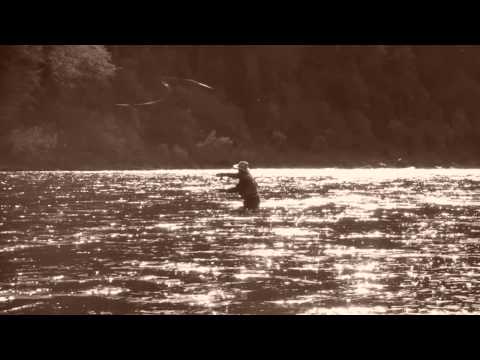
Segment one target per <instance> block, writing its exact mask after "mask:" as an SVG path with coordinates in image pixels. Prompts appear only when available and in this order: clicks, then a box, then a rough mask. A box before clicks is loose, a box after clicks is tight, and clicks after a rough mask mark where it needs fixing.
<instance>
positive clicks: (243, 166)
mask: <svg viewBox="0 0 480 360" xmlns="http://www.w3.org/2000/svg"><path fill="white" fill-rule="evenodd" d="M233 167H234V168H235V169H238V172H237V173H220V174H217V176H218V177H224V176H225V177H230V178H234V179H239V180H240V181H239V182H238V184H237V186H235V187H233V188H230V189H221V190H220V191H221V192H227V193H238V194H240V196H241V197H242V199H243V208H244V209H245V210H258V206H259V205H260V197H259V195H258V190H257V182H256V181H255V179H254V178H253V177H252V175H251V174H250V171H249V170H248V162H246V161H240V162H239V163H238V164H235V165H233Z"/></svg>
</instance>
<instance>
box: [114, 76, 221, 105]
mask: <svg viewBox="0 0 480 360" xmlns="http://www.w3.org/2000/svg"><path fill="white" fill-rule="evenodd" d="M175 82H183V83H184V84H191V85H192V84H193V85H196V86H198V87H201V88H202V89H208V90H215V89H214V88H213V87H212V86H210V85H207V84H205V83H202V82H199V81H196V80H193V79H187V78H178V77H174V76H163V77H162V78H161V80H160V83H161V84H162V86H163V87H164V88H165V89H167V95H166V96H164V97H163V98H160V99H155V100H150V101H145V102H141V103H135V104H128V103H120V104H115V106H119V107H135V106H150V105H154V104H157V103H161V102H164V101H165V100H166V99H167V98H168V97H169V96H170V95H171V94H172V92H173V90H172V84H173V85H175V84H174V83H175Z"/></svg>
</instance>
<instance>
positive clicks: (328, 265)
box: [0, 169, 480, 314]
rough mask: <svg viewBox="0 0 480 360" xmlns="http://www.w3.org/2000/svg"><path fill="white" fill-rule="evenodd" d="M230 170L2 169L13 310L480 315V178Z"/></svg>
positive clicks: (7, 297)
mask: <svg viewBox="0 0 480 360" xmlns="http://www.w3.org/2000/svg"><path fill="white" fill-rule="evenodd" d="M216 172H218V170H178V171H173V170H172V171H105V172H3V173H0V198H1V202H0V214H1V217H0V313H2V314H386V313H387V314H405V313H421V314H433V313H442V314H443V313H445V314H448V313H480V287H479V281H480V267H479V266H480V265H479V259H480V245H479V244H480V243H479V236H480V222H479V221H478V218H479V213H480V192H479V190H480V169H474V170H472V169H463V170H454V169H449V170H446V169H443V170H442V169H434V170H422V169H353V170H339V169H315V170H311V169H309V170H300V169H296V170H287V169H282V170H275V169H269V170H266V169H254V170H253V171H252V173H253V175H254V176H255V177H256V179H257V182H258V184H259V186H260V190H261V196H262V199H263V202H262V209H261V210H260V211H259V212H258V213H254V214H242V213H241V212H239V211H238V208H239V207H240V206H241V202H240V200H239V199H238V198H237V197H236V196H235V195H230V194H224V193H218V192H216V191H215V189H219V188H224V187H230V186H233V184H234V183H235V182H233V181H231V180H229V181H227V180H220V179H218V178H215V177H214V176H213V175H214V174H215V173H216Z"/></svg>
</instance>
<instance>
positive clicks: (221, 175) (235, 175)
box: [216, 173, 238, 179]
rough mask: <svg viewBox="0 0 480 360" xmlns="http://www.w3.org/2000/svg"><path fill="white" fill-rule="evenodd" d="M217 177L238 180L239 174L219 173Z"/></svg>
mask: <svg viewBox="0 0 480 360" xmlns="http://www.w3.org/2000/svg"><path fill="white" fill-rule="evenodd" d="M216 176H218V177H224V176H225V177H229V178H233V179H238V173H219V174H217V175H216Z"/></svg>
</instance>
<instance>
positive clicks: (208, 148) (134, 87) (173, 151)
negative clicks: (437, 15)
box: [0, 45, 480, 168]
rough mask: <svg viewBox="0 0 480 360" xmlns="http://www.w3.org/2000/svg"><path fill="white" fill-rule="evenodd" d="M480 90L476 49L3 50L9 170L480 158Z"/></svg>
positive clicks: (1, 88)
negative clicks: (239, 159)
mask: <svg viewBox="0 0 480 360" xmlns="http://www.w3.org/2000/svg"><path fill="white" fill-rule="evenodd" d="M479 98H480V47H473V46H448V47H446V46H443V47H442V46H226V47H222V46H100V45H95V46H88V45H75V46H70V45H68V46H67V45H64V46H0V150H1V151H2V157H1V158H0V166H2V167H4V168H9V167H10V168H11V167H17V168H32V167H40V168H114V167H123V168H132V167H162V166H179V167H183V166H223V165H226V164H229V163H231V162H232V161H237V160H238V158H240V157H241V158H245V159H247V160H249V161H251V162H252V163H253V164H255V165H259V166H260V165H261V166H268V165H271V166H279V165H288V166H291V165H296V164H297V165H302V166H305V165H329V166H334V165H348V166H358V165H367V164H370V165H374V166H375V165H377V164H378V163H380V162H383V163H390V164H400V165H406V164H412V165H424V166H425V165H427V166H433V165H452V164H457V165H473V164H475V165H478V163H477V158H478V155H480V146H479V145H478V139H479V138H480V118H479V116H480V106H479V101H478V99H479ZM399 158H401V159H403V160H402V161H401V162H399V161H398V159H399Z"/></svg>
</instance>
